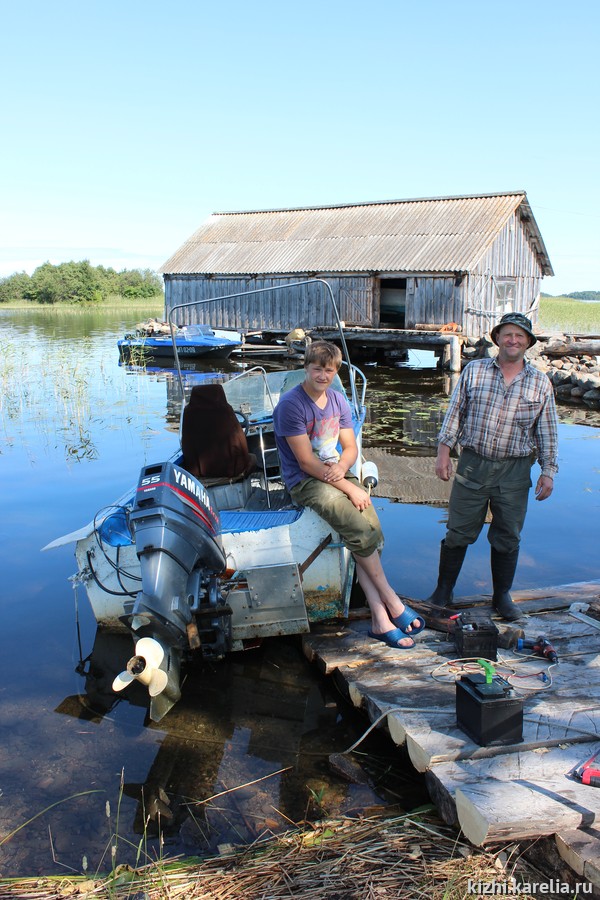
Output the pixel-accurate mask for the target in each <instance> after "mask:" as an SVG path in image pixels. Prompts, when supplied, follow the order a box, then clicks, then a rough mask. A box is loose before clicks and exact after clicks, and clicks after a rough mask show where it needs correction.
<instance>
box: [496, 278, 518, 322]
mask: <svg viewBox="0 0 600 900" xmlns="http://www.w3.org/2000/svg"><path fill="white" fill-rule="evenodd" d="M494 288H495V298H496V310H497V312H498V315H500V316H503V315H504V314H505V313H509V312H514V309H515V297H516V293H517V282H516V281H515V279H514V278H494Z"/></svg>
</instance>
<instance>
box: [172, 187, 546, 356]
mask: <svg viewBox="0 0 600 900" xmlns="http://www.w3.org/2000/svg"><path fill="white" fill-rule="evenodd" d="M160 271H161V272H162V274H163V277H164V282H165V311H166V314H167V315H168V314H169V312H170V311H171V310H172V309H173V308H174V307H176V306H178V305H179V304H182V303H189V302H196V301H198V302H200V301H204V300H206V299H208V298H214V297H225V296H228V295H231V294H238V293H240V292H242V291H248V290H258V289H260V288H275V290H272V291H270V292H269V293H265V294H262V295H261V294H259V295H257V297H256V299H255V301H254V302H253V303H252V304H251V305H250V304H249V303H248V301H247V298H244V300H243V301H240V299H239V298H235V297H233V298H230V299H225V300H223V301H222V302H221V303H210V304H205V305H203V306H199V307H198V308H197V312H198V320H199V321H201V322H210V324H212V325H214V326H215V327H220V328H235V329H238V330H241V331H243V332H246V333H247V332H250V331H261V332H263V333H267V334H272V335H279V336H281V335H285V334H287V333H288V332H290V331H291V330H292V329H294V328H303V329H304V330H305V331H308V330H311V331H314V330H315V329H317V330H318V329H323V330H324V331H325V332H326V331H327V330H328V329H329V328H331V327H332V326H335V320H334V316H333V313H332V310H331V306H330V304H328V303H327V301H326V298H325V296H324V292H323V290H322V286H321V285H319V284H313V285H311V286H310V289H309V290H308V293H307V292H306V289H304V290H302V291H301V290H299V289H298V290H297V292H294V293H290V291H289V289H288V291H284V290H282V291H281V292H280V291H278V290H276V288H277V287H278V286H281V287H282V289H283V288H285V287H286V285H289V284H290V283H292V282H297V281H299V280H303V279H308V278H324V279H327V281H328V282H329V283H330V284H331V286H332V288H333V291H334V295H335V296H336V297H337V298H338V301H339V306H340V318H341V319H342V321H343V322H344V323H345V325H346V326H347V332H348V334H347V338H348V339H349V340H350V341H352V340H356V341H358V340H360V341H361V343H362V344H365V342H366V341H367V340H369V341H372V343H373V344H374V345H377V343H379V344H380V346H383V345H384V344H385V346H387V347H390V346H392V347H393V346H423V344H431V345H432V347H439V345H440V344H446V343H449V341H450V340H451V338H450V337H449V334H448V333H444V329H443V328H442V326H446V330H447V331H449V332H450V333H454V334H456V333H460V334H461V335H464V336H465V337H471V338H474V339H478V338H479V337H481V336H482V335H484V334H486V333H487V332H489V330H490V329H491V328H492V326H493V325H494V324H495V323H496V322H497V321H498V319H499V318H500V317H501V316H502V315H503V314H504V313H505V312H509V311H518V312H524V313H526V314H527V315H528V316H529V317H530V318H531V319H532V321H533V323H534V324H535V323H536V321H537V318H538V306H539V296H540V284H541V280H542V277H543V276H545V275H552V274H553V271H552V267H551V264H550V260H549V258H548V254H547V252H546V248H545V246H544V242H543V240H542V236H541V234H540V231H539V228H538V226H537V224H536V221H535V218H534V216H533V213H532V211H531V207H530V205H529V203H528V201H527V195H526V194H525V192H524V191H514V192H507V193H497V194H479V195H472V196H462V197H436V198H430V199H418V200H393V201H385V202H370V203H355V204H348V205H339V206H323V207H311V208H302V209H275V210H264V211H248V212H225V213H215V214H213V215H211V216H209V218H208V219H207V220H206V221H205V222H204V223H203V224H202V225H201V226H200V228H199V229H198V230H197V231H196V232H195V233H194V234H193V235H192V236H191V237H190V238H189V239H188V240H187V241H185V243H184V244H183V245H182V246H181V247H180V248H179V249H178V250H177V251H176V252H175V253H174V254H173V255H172V256H171V257H170V258H169V259H168V260H167V261H166V262H165V263H164V264H163V266H161V269H160ZM189 315H190V313H189V311H185V314H184V313H183V311H181V312H180V313H178V314H177V324H185V323H186V321H188V320H187V319H186V316H189ZM179 319H181V321H179ZM440 329H442V330H441V331H440ZM382 342H383V343H382Z"/></svg>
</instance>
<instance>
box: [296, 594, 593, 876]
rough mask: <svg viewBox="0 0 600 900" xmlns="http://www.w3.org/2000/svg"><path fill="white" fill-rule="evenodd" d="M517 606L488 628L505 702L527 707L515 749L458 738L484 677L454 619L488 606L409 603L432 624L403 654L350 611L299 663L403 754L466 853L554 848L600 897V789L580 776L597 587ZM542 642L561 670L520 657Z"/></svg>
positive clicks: (485, 613)
mask: <svg viewBox="0 0 600 900" xmlns="http://www.w3.org/2000/svg"><path fill="white" fill-rule="evenodd" d="M512 596H513V599H514V600H515V601H516V602H517V603H518V605H519V609H520V611H521V612H522V618H521V619H520V620H519V621H518V622H516V623H510V624H508V623H503V622H500V621H498V620H494V621H493V624H494V625H496V626H497V627H498V629H499V634H498V636H497V639H494V640H497V648H496V651H495V652H496V656H497V659H496V660H495V661H493V662H492V664H493V666H494V668H495V672H496V674H497V675H498V676H501V677H502V678H503V679H504V680H505V681H506V682H508V684H509V685H510V693H509V694H507V696H510V697H512V698H516V699H517V700H521V701H522V703H521V704H517V705H518V706H521V709H522V725H521V732H522V740H516V739H515V741H514V742H511V740H513V738H516V736H515V735H513V734H512V733H511V731H510V730H509V731H507V732H506V734H507V738H506V740H507V742H504V743H490V744H489V745H488V746H484V745H481V744H480V743H479V742H478V741H477V740H473V739H472V738H471V737H469V735H468V734H467V733H466V732H465V730H464V725H465V719H464V712H463V707H462V706H461V707H460V713H459V714H460V716H462V717H463V721H462V722H461V727H459V725H458V721H457V712H458V711H459V704H461V703H462V700H459V699H457V698H458V695H459V694H461V697H462V694H463V687H462V686H463V683H464V682H463V681H462V679H463V676H465V675H467V674H469V673H473V672H478V673H482V672H483V671H484V669H483V668H482V667H481V665H480V664H479V663H477V662H476V659H475V658H462V655H461V654H460V653H459V652H458V650H457V646H461V644H460V642H458V643H457V642H456V639H455V635H454V633H453V632H454V630H456V621H457V620H456V619H455V618H452V616H455V615H456V614H459V613H460V611H461V609H462V610H463V611H464V610H466V609H469V610H471V615H473V613H475V615H480V617H481V620H482V621H484V622H485V621H487V622H489V621H490V618H491V608H490V606H489V603H490V597H489V596H487V597H486V596H482V595H477V596H474V597H465V598H461V599H457V600H455V602H454V604H453V608H452V609H451V610H448V609H446V610H437V609H436V608H434V607H431V606H429V605H428V604H426V603H423V602H422V601H421V602H420V601H417V600H412V599H410V598H405V599H406V601H407V602H408V603H410V604H411V606H413V608H415V609H416V610H418V611H419V612H420V613H421V614H422V615H424V616H425V619H426V621H427V625H428V627H427V628H426V629H425V631H423V632H422V633H421V634H420V635H418V636H417V638H416V644H415V647H414V648H412V649H410V650H395V649H391V648H388V647H386V645H385V644H383V643H381V642H375V641H373V640H371V639H370V638H369V637H368V634H367V632H368V628H369V622H370V617H369V615H368V611H367V610H354V611H351V616H350V618H349V620H348V621H347V622H345V623H344V624H343V625H341V626H339V627H334V626H328V627H324V628H322V629H321V630H320V631H318V632H314V633H311V634H310V635H307V636H306V637H305V638H304V639H303V647H304V652H305V655H306V656H307V658H308V659H309V660H311V661H312V662H313V663H315V664H316V665H317V666H318V667H319V668H320V670H321V671H322V672H323V673H325V674H327V675H330V676H332V678H333V679H334V680H335V682H336V684H337V685H338V686H339V688H340V689H341V690H342V692H343V693H344V694H345V695H346V696H347V697H348V698H349V699H350V701H351V702H352V703H353V704H354V706H355V707H357V708H360V709H361V710H363V711H364V713H365V714H366V715H367V717H368V718H369V719H370V721H371V723H373V725H375V724H377V726H378V727H381V728H384V729H387V732H388V733H389V735H390V738H391V739H392V741H393V742H394V744H395V745H397V747H398V748H404V750H405V751H406V752H407V754H408V757H409V758H410V761H411V763H412V765H413V766H414V768H415V770H416V771H417V772H420V773H424V776H425V781H426V784H427V788H428V791H429V794H430V797H431V800H432V802H433V803H434V804H435V806H436V807H437V809H438V812H439V814H440V816H441V817H442V818H443V819H444V821H445V822H446V823H448V824H451V825H454V826H456V828H457V829H461V830H462V832H463V834H464V835H465V836H466V838H467V839H468V840H469V841H470V842H471V843H472V844H474V845H476V846H484V845H490V844H499V843H502V842H522V841H530V840H535V839H539V838H551V839H553V840H554V841H555V844H556V848H557V849H558V852H559V853H560V856H561V857H562V859H563V860H564V861H565V862H566V863H567V864H568V866H570V868H571V870H573V871H574V872H575V873H576V874H577V875H578V876H580V880H583V881H588V882H591V883H592V884H593V885H594V886H595V888H596V889H600V830H599V829H598V823H599V822H600V785H599V786H592V785H591V784H584V783H582V781H581V779H580V778H578V777H577V775H576V774H575V770H576V769H577V767H578V766H580V765H581V764H582V763H583V762H585V761H586V760H588V759H589V758H590V757H591V756H592V755H593V754H594V753H595V752H596V751H599V750H600V655H599V653H598V648H599V641H600V579H599V580H598V581H593V582H586V583H576V584H568V585H562V586H558V587H549V588H541V589H537V590H522V591H513V592H512ZM465 617H466V616H465ZM540 635H545V636H547V637H548V638H549V639H551V643H552V645H553V647H554V648H555V650H556V652H557V654H558V664H552V662H551V660H550V659H548V658H546V657H544V656H542V655H539V654H538V653H536V652H534V651H533V650H532V649H518V643H517V641H518V639H519V638H521V639H525V640H529V639H534V641H535V640H537V638H538V637H539V636H540ZM465 646H466V645H464V644H463V645H462V648H463V649H464V647H465ZM458 683H460V686H457V685H458ZM507 690H508V689H507ZM486 714H487V713H484V716H485V715H486ZM475 727H476V728H477V726H475ZM481 736H482V733H481V732H480V733H479V735H478V736H477V735H476V737H478V740H481ZM519 736H520V735H519ZM598 766H599V767H600V756H599V757H598Z"/></svg>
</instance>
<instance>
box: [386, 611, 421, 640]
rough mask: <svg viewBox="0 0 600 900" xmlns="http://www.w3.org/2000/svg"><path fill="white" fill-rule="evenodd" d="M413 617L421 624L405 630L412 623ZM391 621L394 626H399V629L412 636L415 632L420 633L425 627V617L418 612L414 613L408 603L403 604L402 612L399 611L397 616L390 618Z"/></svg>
mask: <svg viewBox="0 0 600 900" xmlns="http://www.w3.org/2000/svg"><path fill="white" fill-rule="evenodd" d="M415 619H418V620H419V622H420V623H421V624H420V625H417V627H416V628H415V627H414V626H413V627H412V628H411V629H410V631H407V630H406V629H407V628H408V627H409V625H412V623H413V622H414V621H415ZM392 622H393V623H394V625H395V626H396V628H399V629H400V631H403V632H404V634H405V635H406V636H407V637H414V636H415V634H420V633H421V632H422V631H423V629H424V628H425V619H424V618H423V616H420V615H418V613H416V612H415V611H414V609H411V608H410V606H408V604H406V603H405V604H404V612H401V613H400V615H399V616H396V618H395V619H392Z"/></svg>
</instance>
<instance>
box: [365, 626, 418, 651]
mask: <svg viewBox="0 0 600 900" xmlns="http://www.w3.org/2000/svg"><path fill="white" fill-rule="evenodd" d="M368 634H369V637H370V638H372V639H373V640H374V641H381V643H382V644H387V646H388V647H393V648H394V650H412V648H413V647H414V646H415V642H414V641H413V642H412V644H409V645H408V646H407V647H401V646H400V644H399V643H398V641H403V640H404V639H405V638H407V637H410V634H406V633H405V632H404V631H402V630H401V629H400V628H393V629H392V631H384V632H383V634H373V632H372V631H369V632H368Z"/></svg>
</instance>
